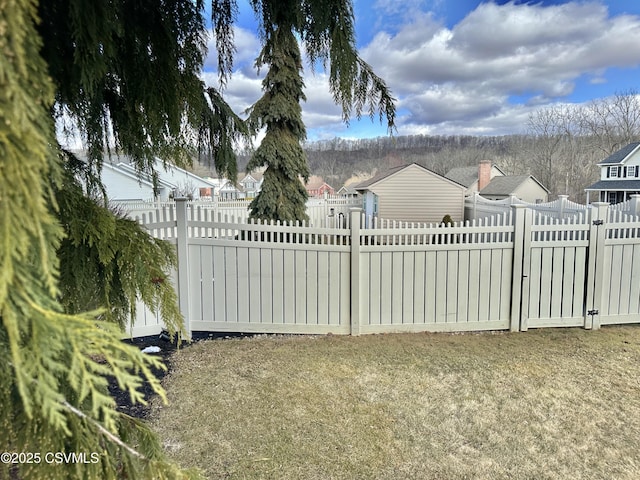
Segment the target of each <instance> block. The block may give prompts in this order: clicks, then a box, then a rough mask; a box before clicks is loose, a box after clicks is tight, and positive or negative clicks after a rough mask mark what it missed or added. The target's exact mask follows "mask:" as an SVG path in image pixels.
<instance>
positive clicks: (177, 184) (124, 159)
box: [75, 152, 217, 201]
mask: <svg viewBox="0 0 640 480" xmlns="http://www.w3.org/2000/svg"><path fill="white" fill-rule="evenodd" d="M75 155H76V157H77V158H78V159H80V160H82V161H84V162H86V161H87V157H86V154H85V153H84V152H75ZM153 167H154V171H155V174H156V182H157V191H156V192H155V194H154V191H153V183H154V181H153V178H152V177H151V175H149V174H147V173H139V172H138V171H137V170H136V168H135V166H134V165H133V164H132V160H131V158H130V157H128V156H126V155H113V156H111V157H105V158H104V161H103V163H102V172H101V180H102V183H103V185H104V187H105V190H106V192H107V198H109V200H118V201H125V200H142V201H167V200H169V199H171V198H174V197H176V196H182V197H187V198H199V197H200V194H201V193H204V194H206V193H207V191H208V190H207V189H215V188H217V186H216V184H215V182H211V181H209V180H205V179H204V178H201V177H199V176H198V175H195V174H194V173H191V172H189V171H187V170H184V169H182V168H179V167H176V166H174V165H167V166H166V168H165V165H164V162H163V161H162V160H160V159H159V158H156V159H155V161H154V165H153Z"/></svg>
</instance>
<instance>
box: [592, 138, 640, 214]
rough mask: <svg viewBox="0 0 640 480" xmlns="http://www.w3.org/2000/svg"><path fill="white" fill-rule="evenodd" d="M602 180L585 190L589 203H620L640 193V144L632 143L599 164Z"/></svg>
mask: <svg viewBox="0 0 640 480" xmlns="http://www.w3.org/2000/svg"><path fill="white" fill-rule="evenodd" d="M598 166H599V167H600V180H599V181H597V182H596V183H594V184H593V185H591V186H589V187H587V188H585V191H586V192H587V203H591V202H592V201H596V202H597V201H600V202H609V203H620V202H624V201H627V200H628V199H629V197H630V196H631V195H633V194H637V193H640V171H639V170H640V142H634V143H630V144H629V145H627V146H626V147H624V148H621V149H620V150H618V151H617V152H615V153H613V154H611V155H609V156H608V157H607V158H605V159H604V160H602V161H601V162H600V163H598Z"/></svg>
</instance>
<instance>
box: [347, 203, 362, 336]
mask: <svg viewBox="0 0 640 480" xmlns="http://www.w3.org/2000/svg"><path fill="white" fill-rule="evenodd" d="M349 211H350V212H351V335H360V219H361V216H362V209H361V208H350V209H349Z"/></svg>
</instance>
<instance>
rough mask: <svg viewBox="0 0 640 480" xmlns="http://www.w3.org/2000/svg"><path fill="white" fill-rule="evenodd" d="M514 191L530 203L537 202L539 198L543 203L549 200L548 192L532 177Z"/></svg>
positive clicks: (521, 198)
mask: <svg viewBox="0 0 640 480" xmlns="http://www.w3.org/2000/svg"><path fill="white" fill-rule="evenodd" d="M513 193H514V194H515V196H516V197H518V198H519V199H520V200H524V201H525V202H529V203H536V201H537V200H538V199H541V200H542V202H543V203H544V202H546V201H547V192H545V190H544V189H543V188H542V187H540V185H538V184H537V183H536V182H535V181H534V180H533V179H531V178H530V179H529V180H527V181H526V182H524V183H523V184H522V185H520V186H519V187H518V188H516V190H515V191H514V192H513Z"/></svg>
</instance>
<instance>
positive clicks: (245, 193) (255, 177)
mask: <svg viewBox="0 0 640 480" xmlns="http://www.w3.org/2000/svg"><path fill="white" fill-rule="evenodd" d="M263 180H264V178H263V174H262V172H257V171H256V172H250V173H239V174H238V187H239V191H240V192H241V195H242V198H247V199H253V198H255V197H256V195H258V192H260V189H261V188H262V182H263Z"/></svg>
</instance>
